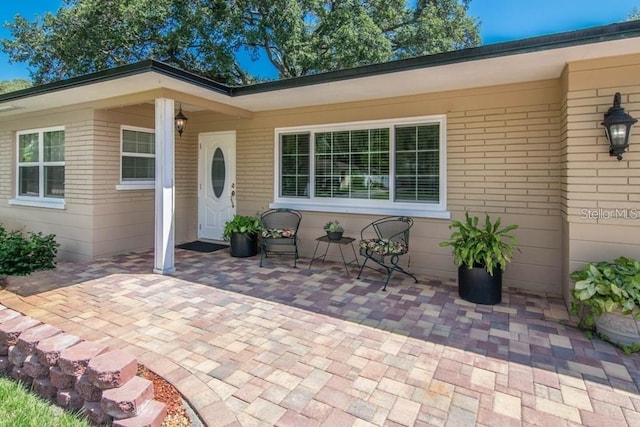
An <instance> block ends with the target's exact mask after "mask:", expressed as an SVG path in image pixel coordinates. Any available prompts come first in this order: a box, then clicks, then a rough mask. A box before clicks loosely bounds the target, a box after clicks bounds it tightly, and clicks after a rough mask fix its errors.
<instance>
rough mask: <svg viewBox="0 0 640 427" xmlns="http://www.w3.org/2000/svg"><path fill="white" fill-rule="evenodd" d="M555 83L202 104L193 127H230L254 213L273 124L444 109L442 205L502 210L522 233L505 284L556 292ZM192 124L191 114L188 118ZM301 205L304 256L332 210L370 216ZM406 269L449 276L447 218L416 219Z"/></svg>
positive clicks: (268, 172)
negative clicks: (296, 103) (286, 106)
mask: <svg viewBox="0 0 640 427" xmlns="http://www.w3.org/2000/svg"><path fill="white" fill-rule="evenodd" d="M559 92H560V84H559V81H557V80H549V81H542V82H533V83H527V84H519V85H505V86H498V87H490V88H481V89H473V90H464V91H453V92H446V93H436V94H428V95H416V96H411V97H402V98H392V99H382V100H376V101H369V102H357V103H349V104H337V105H329V106H321V107H311V108H299V109H293V110H282V111H273V112H264V113H257V114H255V116H254V117H253V119H251V120H243V119H229V118H228V117H224V116H219V115H213V114H206V113H202V114H199V115H193V119H194V120H193V126H194V127H192V131H194V132H204V131H220V130H231V129H236V130H237V135H238V137H237V144H238V148H237V150H238V151H237V160H238V166H237V176H238V208H239V211H240V213H245V214H254V213H256V212H258V211H262V210H264V209H266V208H268V206H269V203H270V202H272V201H273V194H274V189H273V179H274V176H273V173H274V172H273V162H274V148H275V141H274V129H275V128H279V127H288V126H303V125H314V124H324V123H340V122H349V121H360V120H376V119H389V118H402V117H412V116H425V115H438V114H446V116H447V152H448V160H447V168H448V207H449V210H450V211H451V212H452V215H453V217H454V218H456V219H460V218H462V216H463V214H464V210H465V209H468V210H470V211H471V212H472V213H474V214H478V215H481V214H484V212H487V213H489V214H491V216H492V217H494V218H495V217H497V216H501V217H502V220H503V223H504V224H510V223H516V224H519V225H520V229H519V230H518V231H517V232H516V235H517V236H518V238H519V239H520V241H521V245H520V247H521V252H520V253H518V254H517V256H516V257H515V260H514V262H513V264H512V265H510V266H509V268H508V270H507V273H506V275H505V283H506V285H507V286H519V287H522V288H528V289H536V290H540V291H545V292H556V293H557V292H560V268H561V264H560V259H561V242H560V233H561V217H560V207H559V203H560V181H559V180H560V165H561V163H560V153H559V150H560V128H559V126H560V125H559V110H560V93H559ZM190 125H191V123H190ZM377 217H378V216H371V215H353V214H344V213H340V212H336V213H320V212H308V211H307V212H303V223H302V228H303V230H302V232H301V235H300V236H301V239H302V240H301V247H302V251H301V252H302V255H303V256H311V254H312V253H313V249H314V248H315V240H314V239H315V237H317V236H320V235H322V225H323V224H324V223H325V222H326V221H327V220H328V219H333V218H338V219H339V220H340V222H341V223H342V224H343V225H344V226H345V228H346V232H347V234H349V235H352V236H357V235H358V233H359V231H360V229H361V228H362V227H363V226H364V225H366V224H367V223H369V222H370V221H372V220H373V219H375V218H377ZM415 221H416V222H415V226H414V228H413V230H412V236H411V246H412V248H411V259H412V265H411V269H412V270H413V271H415V272H417V273H420V274H424V275H428V276H432V277H441V278H447V279H448V278H454V277H455V276H456V270H455V266H454V264H453V261H452V257H451V254H450V250H449V249H447V248H441V247H439V242H440V241H442V240H445V239H446V238H447V237H448V236H449V234H450V231H449V229H448V226H449V223H450V221H449V220H443V219H429V218H415Z"/></svg>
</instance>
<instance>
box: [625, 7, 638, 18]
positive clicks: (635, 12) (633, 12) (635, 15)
mask: <svg viewBox="0 0 640 427" xmlns="http://www.w3.org/2000/svg"><path fill="white" fill-rule="evenodd" d="M637 19H640V9H639V8H637V7H634V8H633V9H632V10H631V13H630V14H629V17H628V18H627V21H635V20H637Z"/></svg>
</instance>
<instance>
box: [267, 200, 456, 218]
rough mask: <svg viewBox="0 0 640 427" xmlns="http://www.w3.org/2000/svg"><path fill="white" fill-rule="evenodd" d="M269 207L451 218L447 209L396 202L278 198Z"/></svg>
mask: <svg viewBox="0 0 640 427" xmlns="http://www.w3.org/2000/svg"><path fill="white" fill-rule="evenodd" d="M269 207H270V208H272V209H278V208H289V209H297V210H306V211H316V212H334V213H336V212H337V213H354V214H366V215H398V216H401V215H404V216H411V217H414V218H436V219H451V212H449V211H448V210H438V209H429V207H428V206H417V205H415V204H412V205H407V206H403V205H401V204H397V205H394V206H347V205H337V204H327V203H317V202H304V201H298V200H291V201H283V200H279V201H276V202H274V203H271V204H270V205H269Z"/></svg>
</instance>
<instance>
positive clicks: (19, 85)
mask: <svg viewBox="0 0 640 427" xmlns="http://www.w3.org/2000/svg"><path fill="white" fill-rule="evenodd" d="M28 87H31V82H30V81H29V80H27V79H13V80H1V81H0V94H2V93H8V92H13V91H16V90H20V89H26V88H28Z"/></svg>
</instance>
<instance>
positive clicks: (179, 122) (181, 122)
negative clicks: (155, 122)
mask: <svg viewBox="0 0 640 427" xmlns="http://www.w3.org/2000/svg"><path fill="white" fill-rule="evenodd" d="M174 120H175V121H176V130H177V131H178V135H180V136H182V132H184V128H185V127H186V126H187V120H189V119H188V118H187V116H185V115H184V113H183V112H182V104H180V110H179V111H178V114H176V117H175V119H174Z"/></svg>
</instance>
